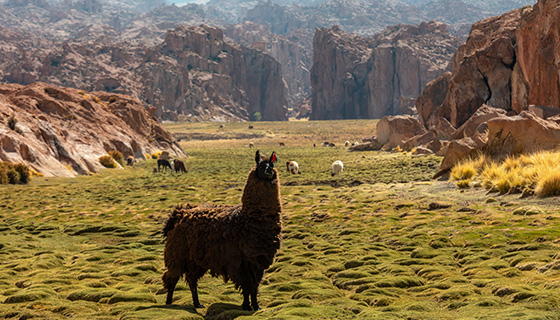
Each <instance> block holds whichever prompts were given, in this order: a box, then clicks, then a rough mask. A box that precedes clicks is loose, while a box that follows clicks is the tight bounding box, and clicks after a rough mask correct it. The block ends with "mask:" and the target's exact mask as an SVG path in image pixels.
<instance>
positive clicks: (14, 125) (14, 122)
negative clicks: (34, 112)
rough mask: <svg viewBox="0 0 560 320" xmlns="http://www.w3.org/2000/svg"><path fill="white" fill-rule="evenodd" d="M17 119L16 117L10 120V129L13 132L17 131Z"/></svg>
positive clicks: (13, 116)
mask: <svg viewBox="0 0 560 320" xmlns="http://www.w3.org/2000/svg"><path fill="white" fill-rule="evenodd" d="M16 125H17V119H16V116H15V115H12V116H11V117H9V118H8V127H9V128H10V129H12V130H16Z"/></svg>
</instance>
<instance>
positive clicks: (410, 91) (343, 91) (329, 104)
mask: <svg viewBox="0 0 560 320" xmlns="http://www.w3.org/2000/svg"><path fill="white" fill-rule="evenodd" d="M458 45H459V40H458V39H457V38H455V37H454V36H452V35H450V34H449V33H448V32H447V31H446V26H445V25H443V24H441V23H438V22H430V23H421V24H420V25H417V26H405V25H400V26H396V27H390V28H388V29H386V30H385V31H384V32H382V33H380V34H378V35H376V36H374V37H360V36H356V35H347V34H346V33H344V32H342V31H341V30H340V29H339V28H338V27H333V28H331V29H325V28H322V29H319V30H317V31H316V33H315V37H314V40H313V48H314V54H313V68H312V70H311V86H312V102H311V105H312V114H311V119H315V120H324V119H351V118H363V119H368V118H381V117H383V116H384V115H397V114H402V113H405V112H403V111H404V110H402V109H403V108H402V107H403V106H401V101H409V100H410V99H416V97H417V96H418V95H419V94H420V90H421V88H423V87H424V86H425V85H426V84H427V83H428V82H430V81H432V80H434V79H435V78H437V77H438V76H439V75H441V74H442V73H443V72H445V70H446V68H447V66H448V63H449V60H450V59H451V56H452V54H453V53H454V52H455V50H456V48H457V47H458Z"/></svg>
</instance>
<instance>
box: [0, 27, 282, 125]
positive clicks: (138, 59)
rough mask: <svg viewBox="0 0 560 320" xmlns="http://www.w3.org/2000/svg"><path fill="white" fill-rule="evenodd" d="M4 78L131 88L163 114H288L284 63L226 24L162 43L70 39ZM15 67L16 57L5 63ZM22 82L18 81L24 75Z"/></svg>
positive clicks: (195, 117) (196, 117) (173, 33)
mask: <svg viewBox="0 0 560 320" xmlns="http://www.w3.org/2000/svg"><path fill="white" fill-rule="evenodd" d="M38 53H40V54H42V56H41V59H40V58H39V57H38V56H29V55H28V56H27V58H26V61H27V60H28V62H29V63H27V65H28V68H24V69H23V70H22V71H21V72H19V73H16V72H14V71H12V72H10V73H8V74H6V78H4V80H11V81H17V80H20V81H22V82H23V81H25V82H33V81H43V82H47V83H51V84H55V85H59V86H66V87H73V88H80V89H83V90H87V91H95V90H104V91H107V92H111V93H120V94H129V95H131V96H133V97H135V98H137V99H138V100H140V101H144V102H146V103H147V104H150V105H154V106H156V107H157V112H156V115H157V116H158V117H160V118H163V119H172V120H176V119H183V120H189V121H201V120H207V121H208V120H209V121H227V120H237V121H244V120H249V117H250V116H251V115H252V114H254V113H256V112H258V113H260V114H261V118H262V119H263V120H287V115H286V114H287V102H286V97H285V84H284V82H283V78H282V72H281V67H280V65H279V64H278V62H277V61H275V60H274V59H273V58H272V57H271V56H269V55H267V54H263V53H261V52H260V51H258V50H255V49H250V48H247V47H244V46H239V45H236V44H234V43H230V42H227V41H225V40H224V37H223V33H222V31H221V30H220V29H218V28H214V27H209V26H190V27H186V26H184V27H178V28H176V29H174V30H170V31H169V32H168V33H167V35H166V37H165V40H164V41H163V42H162V43H161V44H159V45H157V46H154V47H150V48H146V47H144V46H143V45H134V44H130V43H126V42H123V43H117V44H115V43H113V42H112V41H111V40H110V39H109V38H100V39H97V40H92V41H88V42H85V43H84V42H64V43H62V44H61V45H59V46H55V47H54V48H53V49H50V50H48V51H46V52H45V50H43V51H39V52H38ZM0 65H3V66H5V67H6V69H8V70H10V68H9V65H10V61H3V62H0ZM20 81H17V82H20Z"/></svg>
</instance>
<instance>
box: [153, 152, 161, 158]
mask: <svg viewBox="0 0 560 320" xmlns="http://www.w3.org/2000/svg"><path fill="white" fill-rule="evenodd" d="M160 155H161V151H157V152H154V153H152V159H159V156H160Z"/></svg>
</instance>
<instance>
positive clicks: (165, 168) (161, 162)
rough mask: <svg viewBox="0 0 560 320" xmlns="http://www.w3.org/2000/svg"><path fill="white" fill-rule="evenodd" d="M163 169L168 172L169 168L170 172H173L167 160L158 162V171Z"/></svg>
mask: <svg viewBox="0 0 560 320" xmlns="http://www.w3.org/2000/svg"><path fill="white" fill-rule="evenodd" d="M161 167H163V170H167V168H169V170H173V169H171V164H170V163H169V160H167V159H158V161H157V169H158V171H159V170H160V168H161Z"/></svg>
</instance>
